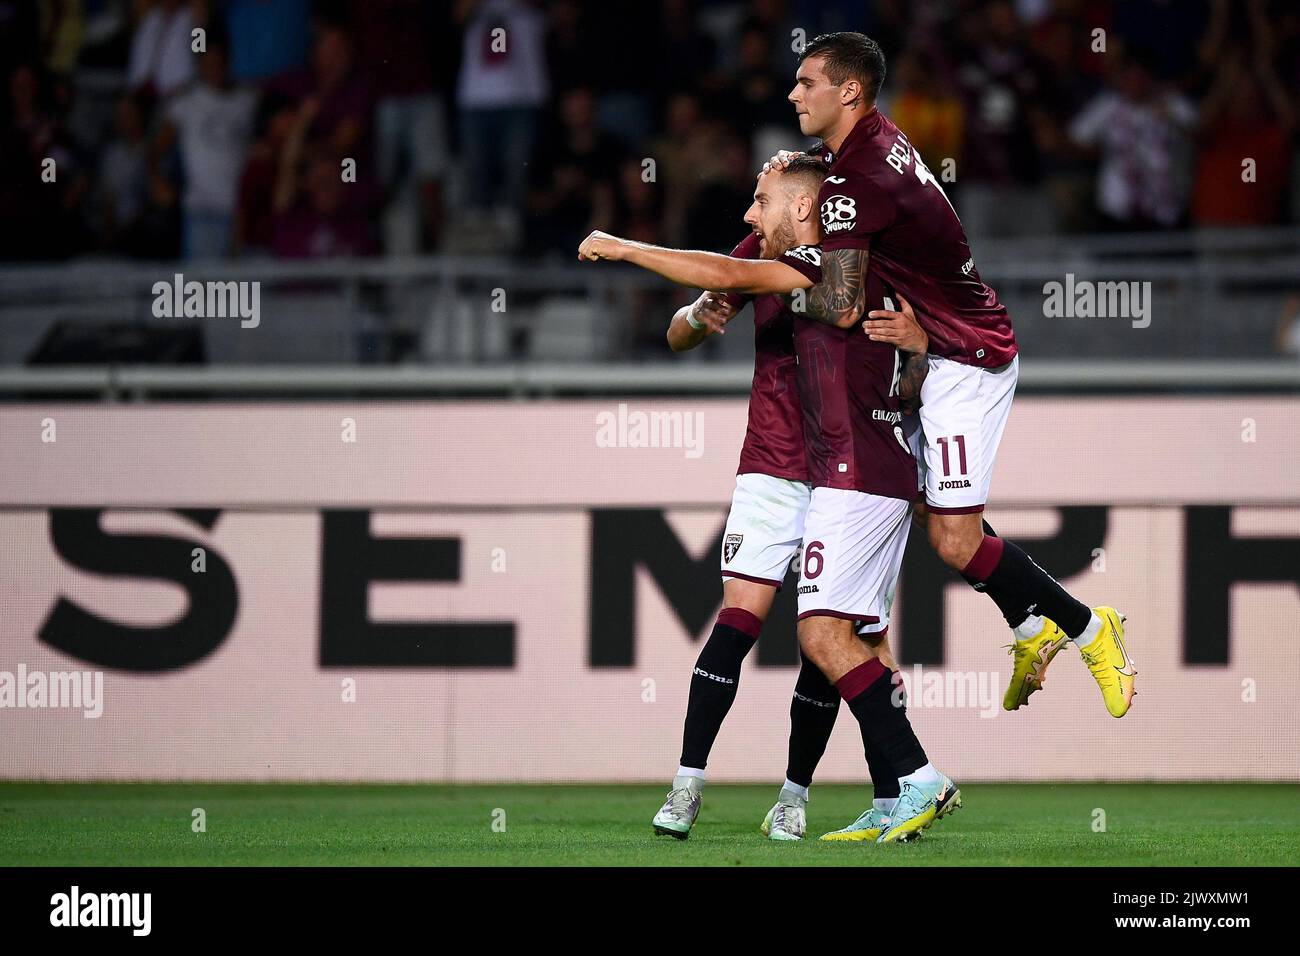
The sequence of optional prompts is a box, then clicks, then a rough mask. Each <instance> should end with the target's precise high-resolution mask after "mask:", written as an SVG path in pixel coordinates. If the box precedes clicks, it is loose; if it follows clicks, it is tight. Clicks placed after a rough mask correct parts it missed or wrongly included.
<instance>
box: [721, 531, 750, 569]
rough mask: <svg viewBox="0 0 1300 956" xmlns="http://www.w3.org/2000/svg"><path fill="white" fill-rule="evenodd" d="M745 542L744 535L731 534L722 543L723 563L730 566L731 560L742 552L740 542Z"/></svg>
mask: <svg viewBox="0 0 1300 956" xmlns="http://www.w3.org/2000/svg"><path fill="white" fill-rule="evenodd" d="M744 540H745V536H744V535H743V534H729V535H727V536H726V538H724V539H723V541H722V563H723V564H730V563H731V559H732V558H734V557H735V556H736V552H737V551H739V550H740V542H742V541H744Z"/></svg>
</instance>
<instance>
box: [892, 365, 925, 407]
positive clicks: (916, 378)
mask: <svg viewBox="0 0 1300 956" xmlns="http://www.w3.org/2000/svg"><path fill="white" fill-rule="evenodd" d="M928 374H930V360H929V359H928V358H927V357H926V356H925V354H924V353H922V354H920V355H918V354H916V353H914V352H904V353H903V357H902V368H901V369H900V370H899V373H898V407H899V408H901V409H902V410H903V414H905V415H911V414H912V413H913V412H915V411H916V410H917V409H918V408H920V407H921V386H922V385H923V384H925V377H926V376H927V375H928Z"/></svg>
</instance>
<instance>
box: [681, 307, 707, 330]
mask: <svg viewBox="0 0 1300 956" xmlns="http://www.w3.org/2000/svg"><path fill="white" fill-rule="evenodd" d="M686 324H687V325H689V326H690V327H691V328H693V329H695V330H696V331H699V330H700V329H703V328H704V327H705V326H704V323H703V322H696V321H695V306H691V307H690V308H689V309H687V310H686Z"/></svg>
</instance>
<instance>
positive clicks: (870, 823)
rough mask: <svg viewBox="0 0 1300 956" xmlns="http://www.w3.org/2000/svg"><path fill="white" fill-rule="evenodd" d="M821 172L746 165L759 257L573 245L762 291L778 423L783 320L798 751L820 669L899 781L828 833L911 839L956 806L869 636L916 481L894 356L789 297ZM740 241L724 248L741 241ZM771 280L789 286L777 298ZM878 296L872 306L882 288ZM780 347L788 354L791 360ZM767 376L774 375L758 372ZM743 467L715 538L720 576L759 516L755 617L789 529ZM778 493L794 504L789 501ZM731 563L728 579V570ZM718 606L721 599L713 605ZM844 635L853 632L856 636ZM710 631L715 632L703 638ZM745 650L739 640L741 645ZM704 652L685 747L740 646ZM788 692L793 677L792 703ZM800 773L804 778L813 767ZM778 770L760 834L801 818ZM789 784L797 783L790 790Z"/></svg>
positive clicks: (604, 238)
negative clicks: (750, 502) (799, 451)
mask: <svg viewBox="0 0 1300 956" xmlns="http://www.w3.org/2000/svg"><path fill="white" fill-rule="evenodd" d="M824 175H825V166H824V164H823V163H822V162H821V161H820V160H819V159H816V158H812V157H809V158H806V159H805V160H804V161H803V162H802V163H794V164H792V165H790V167H789V168H788V169H786V170H785V171H784V172H782V173H779V174H778V173H776V172H775V171H773V173H769V174H767V175H765V176H763V177H760V179H759V183H758V188H757V189H756V191H755V201H754V204H753V205H752V206H751V207H750V211H749V212H748V213H747V214H746V221H747V222H749V223H750V224H751V226H753V227H754V228H755V231H756V234H757V235H758V236H759V250H758V251H759V253H760V255H761V258H759V259H747V258H739V257H737V256H736V255H733V256H730V257H728V256H718V255H714V254H711V253H702V252H687V251H680V250H670V249H662V248H659V247H654V246H648V245H645V244H643V243H633V242H628V241H626V240H621V239H618V238H616V237H612V236H608V235H605V234H603V233H593V234H592V235H591V236H589V237H588V238H587V239H586V240H585V241H584V242H583V244H582V247H581V248H580V250H579V258H581V259H614V260H622V261H628V262H632V263H633V264H636V265H640V266H643V267H645V268H648V269H650V270H651V271H654V272H657V273H659V274H661V275H664V276H665V277H667V278H670V279H673V280H674V281H677V282H679V283H682V284H685V285H692V286H696V287H704V288H712V289H718V290H724V291H725V290H731V291H739V292H743V293H747V294H751V295H760V296H762V298H760V299H758V300H756V320H757V321H758V322H759V323H760V325H759V332H758V335H759V338H758V345H759V352H758V361H757V363H756V374H755V388H754V397H755V399H758V400H759V405H758V407H759V408H760V409H764V408H769V406H770V410H768V411H761V412H759V417H760V418H768V417H770V418H771V420H772V421H773V422H778V423H779V422H780V421H781V419H782V414H788V411H785V412H784V413H783V412H782V410H781V409H778V408H777V407H776V406H777V405H778V402H777V401H775V400H774V399H776V397H777V393H776V392H775V391H773V394H772V395H771V396H768V395H766V394H765V392H766V391H767V390H768V387H769V383H768V382H767V381H766V379H767V378H769V377H770V376H769V375H768V369H767V366H768V365H769V364H770V361H771V359H770V357H769V356H764V353H763V345H764V339H763V331H764V330H765V329H770V328H771V327H772V325H771V323H772V317H773V316H776V317H777V318H778V319H781V320H783V321H786V322H792V324H793V329H794V342H793V349H791V346H790V344H788V336H789V331H788V330H787V331H785V332H784V333H783V334H784V336H785V337H786V339H787V344H786V345H785V350H786V351H785V354H784V355H783V356H782V358H783V361H782V362H781V363H780V364H779V365H777V366H775V367H776V368H785V369H786V370H787V371H788V372H791V373H794V377H795V382H796V384H797V388H798V394H799V405H800V406H802V414H803V423H804V425H803V429H802V437H803V438H804V439H805V441H806V445H807V456H806V462H807V467H806V469H799V470H803V471H804V472H805V474H806V475H807V477H808V478H810V479H811V484H812V486H813V487H812V490H811V493H809V492H808V491H807V490H806V489H807V485H806V484H804V483H803V482H800V486H801V491H802V493H803V495H805V496H806V497H804V498H803V499H802V501H800V502H798V505H800V506H802V507H801V508H800V513H799V515H798V520H797V522H796V521H794V520H791V521H782V522H780V523H779V524H780V528H781V529H782V530H785V531H789V530H791V529H793V528H794V527H796V526H802V540H803V549H804V555H805V561H804V562H803V564H802V569H801V577H800V587H799V611H800V615H799V617H800V623H799V641H800V646H801V648H802V649H803V650H804V652H805V654H806V656H807V658H808V659H810V660H811V661H813V663H815V664H816V665H817V666H818V667H819V668H820V670H821V671H822V672H823V673H824V674H825V679H823V680H821V681H820V682H817V683H819V685H820V688H819V690H820V698H821V699H820V700H814V701H808V702H809V703H814V705H816V704H820V705H821V706H823V707H826V709H827V710H828V711H830V713H829V718H830V720H829V722H828V723H826V725H825V734H823V735H821V736H820V738H819V744H820V749H818V750H817V751H816V756H815V757H814V758H813V761H812V763H813V764H815V762H816V757H820V753H821V750H824V748H825V740H826V736H827V735H829V732H830V727H831V726H832V725H833V719H834V711H833V710H830V708H831V707H833V706H834V705H833V700H834V698H833V696H832V695H829V694H827V693H826V692H825V691H826V680H827V679H829V680H830V681H832V682H834V684H835V686H836V690H837V691H838V692H839V694H840V696H842V697H843V698H844V699H845V700H846V701H848V703H849V708H850V710H851V711H852V712H853V714H854V717H855V718H856V719H857V720H858V723H859V726H860V727H861V729H862V732H863V736H864V739H865V740H866V741H868V753H870V752H871V750H872V749H873V748H874V750H875V751H876V752H877V753H878V754H879V755H880V758H881V760H882V762H884V763H887V764H888V766H889V768H890V770H889V773H890V774H892V776H894V777H896V778H897V779H898V782H899V785H900V796H899V798H898V800H897V804H898V807H899V809H897V810H896V811H895V812H894V813H892V814H886V813H884V812H883V811H881V810H879V809H878V808H877V807H875V806H874V805H873V808H872V809H871V810H868V811H867V813H864V814H863V815H862V817H860V818H859V819H858V820H857V821H855V823H854V824H853V825H851V826H849V827H846V828H845V829H843V830H839V831H836V832H835V833H833V834H827V836H826V838H828V839H843V840H863V839H880V840H881V841H883V842H891V841H892V840H895V839H909V838H910V837H912V836H914V835H915V834H916V833H918V832H919V831H920V830H921V829H923V828H924V827H926V826H929V824H930V823H931V822H932V821H933V820H934V819H936V818H937V816H939V815H941V814H943V813H945V812H947V811H948V810H950V809H954V808H956V807H957V806H960V802H961V798H960V793H959V791H958V790H957V789H956V787H955V786H954V785H953V784H952V781H951V780H949V779H948V778H947V777H945V776H943V775H942V774H941V773H939V772H938V771H937V770H936V769H935V768H934V767H933V766H931V764H930V763H929V760H928V758H927V757H926V755H925V752H924V750H923V749H922V748H921V746H920V743H919V741H918V740H917V739H916V735H915V733H914V732H913V730H912V728H911V724H910V722H909V721H908V719H907V716H906V707H905V704H904V702H903V700H902V699H901V695H900V694H896V693H895V688H896V687H897V681H896V680H895V673H896V672H895V669H894V666H893V662H892V659H890V658H889V656H888V653H887V650H886V651H885V652H884V653H882V650H881V649H882V648H887V645H885V644H884V643H883V638H884V635H885V631H886V628H887V626H888V614H889V607H890V604H891V602H892V597H893V591H894V587H895V585H896V582H897V576H898V569H899V567H900V566H901V563H902V556H903V549H904V547H905V545H906V541H907V530H908V527H909V524H910V522H909V520H908V514H909V507H910V504H911V501H912V499H913V497H914V496H915V494H916V488H917V469H916V461H915V459H914V458H913V457H912V453H911V451H910V449H909V447H908V445H907V442H906V441H905V439H904V437H903V435H902V430H901V428H900V427H899V423H900V422H901V418H902V414H901V411H900V405H899V397H898V388H899V379H900V375H899V371H900V366H901V364H902V361H901V358H900V353H899V352H897V351H896V349H895V348H894V347H893V346H892V345H886V344H884V343H881V342H873V341H872V340H871V339H870V338H868V337H867V336H866V335H864V334H863V333H862V332H861V331H859V330H858V329H857V328H856V323H854V327H852V328H844V329H839V328H836V329H829V328H827V327H825V326H823V325H819V324H816V323H809V322H806V321H803V320H800V319H799V318H798V315H799V308H798V307H797V306H798V304H800V303H801V302H802V298H803V296H802V295H800V294H799V293H801V292H802V290H805V289H808V288H810V287H812V286H813V285H815V283H816V282H817V280H818V279H819V278H820V272H819V270H818V269H817V264H818V262H819V260H820V252H819V250H818V249H817V247H816V245H815V243H816V240H817V238H818V230H817V216H816V209H815V193H816V190H817V189H818V188H819V187H820V184H821V180H822V179H823V177H824ZM795 243H798V244H795ZM743 245H744V244H742V247H738V249H737V250H736V251H737V253H742V252H743V251H744V250H743ZM751 248H752V247H751ZM782 292H784V293H786V294H787V296H788V298H782V297H780V296H779V293H782ZM881 299H882V302H881V304H884V300H883V296H882V297H881ZM791 300H793V301H791ZM735 304H736V303H735V302H734V301H733V302H731V303H718V302H717V301H716V300H713V299H710V297H709V295H708V294H706V295H705V296H704V297H702V298H701V300H699V301H698V302H697V303H696V305H695V306H692V307H691V308H692V309H697V308H706V307H707V309H708V311H709V312H711V313H713V315H712V317H711V319H710V321H716V319H717V314H718V313H719V312H720V311H721V310H720V306H722V305H732V306H734V305H735ZM692 318H694V316H692V315H691V314H690V313H689V312H687V313H685V314H679V316H678V317H676V318H675V319H674V325H677V326H678V329H677V331H676V332H674V331H673V330H671V329H670V341H674V343H675V344H676V343H689V342H691V341H695V339H692V338H691V337H690V333H689V332H687V331H686V330H685V329H682V328H681V324H682V323H685V324H687V325H688V326H692V327H693V326H694V325H699V326H701V328H698V329H695V332H696V333H697V335H699V336H700V337H702V334H703V333H705V332H707V330H708V329H707V322H701V321H700V320H699V319H696V321H695V322H694V323H692V322H691V319H692ZM914 328H915V327H914ZM787 329H788V326H787ZM919 331H920V330H919V328H916V332H917V333H918V335H917V338H918V340H919V341H918V342H917V343H916V345H915V353H916V354H918V355H920V356H922V357H923V356H924V353H925V346H926V343H925V341H924V337H923V336H920V335H919ZM790 351H794V352H795V353H796V354H797V356H798V358H797V360H796V359H795V358H794V356H792V355H790V354H789V353H790ZM778 381H779V380H777V379H773V382H772V384H777V383H778ZM779 387H780V388H782V389H783V390H789V384H788V383H787V382H779ZM780 404H781V405H783V406H785V408H786V409H788V407H789V406H790V405H791V403H790V402H789V400H788V399H786V400H785V401H784V402H781V403H780ZM750 426H751V427H750V433H749V436H748V437H747V439H746V442H747V445H748V443H749V441H750V439H751V438H752V437H754V435H755V432H756V429H755V402H754V400H753V399H751V408H750ZM759 430H760V431H761V427H760V429H759ZM789 465H790V470H792V471H793V470H797V469H796V468H795V467H794V463H793V462H791V463H789ZM741 471H742V474H741V477H740V479H738V482H737V496H736V498H735V499H734V500H733V509H732V515H731V517H730V518H729V520H728V535H727V538H725V539H724V554H723V558H724V574H727V573H728V571H727V569H726V562H727V561H729V560H730V559H731V557H732V555H729V554H728V553H727V549H728V546H729V545H730V544H734V545H735V546H736V547H737V548H743V547H744V533H739V532H733V531H732V527H733V522H737V523H736V524H735V526H736V527H740V523H738V518H740V519H743V517H744V515H745V514H746V512H747V511H751V510H752V511H754V513H755V514H756V516H757V517H758V518H759V519H760V520H759V521H758V522H755V523H753V524H751V525H750V526H749V527H751V528H752V529H753V533H755V534H756V536H757V541H756V544H757V546H758V547H759V548H760V549H761V550H759V552H758V555H759V556H762V555H763V554H764V552H765V551H770V552H772V553H773V555H774V557H775V558H777V559H779V560H776V561H775V563H774V564H773V567H772V569H771V570H770V571H769V572H768V574H769V577H768V578H766V579H763V578H758V577H757V576H753V577H750V579H749V583H751V584H761V585H763V586H764V589H763V592H762V597H763V600H764V604H763V611H764V613H765V612H766V610H767V608H769V607H770V606H771V601H772V598H773V596H774V594H775V586H777V585H778V584H779V581H780V578H781V577H782V576H783V575H784V569H785V567H786V565H788V563H789V560H790V557H791V556H792V554H793V549H794V546H795V545H797V540H796V539H794V538H791V537H790V536H789V535H788V534H785V535H779V536H776V537H777V538H780V539H782V540H775V539H774V537H773V535H772V534H771V533H770V532H765V531H763V530H762V525H763V524H764V523H766V524H769V525H770V524H771V516H772V514H774V513H775V514H783V513H784V509H785V501H784V500H783V499H782V498H779V497H776V496H774V495H772V494H768V495H767V496H766V500H764V498H763V497H759V498H757V499H756V505H757V508H756V509H749V508H747V506H746V504H745V502H744V500H743V499H742V498H741V492H742V491H744V490H746V489H745V479H746V478H747V477H750V476H748V475H746V474H745V471H746V469H745V465H744V460H743V456H742V468H741ZM756 477H763V476H756ZM755 485H756V486H757V482H755ZM774 503H775V505H776V507H774ZM791 503H792V506H794V502H793V499H792V502H791ZM805 516H806V518H807V521H805V520H804V519H805ZM778 564H779V568H777V567H776V565H778ZM731 573H732V574H733V575H734V573H735V572H734V569H733V570H732V572H731ZM735 586H736V582H735V581H734V579H733V580H732V581H728V582H727V584H726V587H727V588H734V587H735ZM728 610H729V609H724V611H723V614H727V613H728ZM720 623H721V619H720ZM760 623H761V619H759V618H758V617H757V616H755V621H754V628H753V630H754V634H753V635H751V641H752V637H753V636H756V634H757V627H758V625H759V624H760ZM855 631H856V632H858V633H861V634H862V636H863V638H865V640H860V639H859V638H858V636H857V633H855ZM718 633H719V632H718V630H715V632H714V636H715V637H716V636H717V635H718ZM712 643H713V638H711V639H710V644H712ZM743 648H744V649H747V648H748V642H746V643H745V644H744V645H743ZM709 649H710V648H709V646H708V645H706V648H705V651H704V652H703V653H702V654H701V663H698V664H697V666H696V671H695V673H696V680H695V681H693V683H692V689H691V707H690V709H688V718H687V735H686V736H687V748H686V749H689V748H690V736H691V713H690V711H691V710H693V709H695V703H696V700H697V683H698V684H699V687H698V698H699V699H700V700H701V702H702V701H703V700H704V699H705V696H706V692H707V691H708V690H709V689H710V687H711V686H712V685H717V684H724V685H725V686H728V687H729V696H728V697H727V699H726V702H725V703H726V706H730V702H731V700H732V699H734V694H735V689H734V683H735V676H732V675H733V674H734V675H738V673H739V666H740V659H741V657H743V651H742V652H741V653H740V654H739V655H737V654H733V655H732V656H731V658H730V659H728V660H725V661H724V660H723V659H722V657H721V656H720V655H715V657H717V658H718V659H717V660H716V661H714V662H712V663H711V664H710V665H708V666H706V664H705V663H704V658H705V656H706V655H708V653H709ZM882 658H884V659H883V660H882ZM724 663H727V664H730V665H732V666H731V667H730V668H729V669H728V670H726V671H722V670H721V667H720V665H722V664H724ZM708 696H713V697H721V693H720V692H719V691H716V690H714V691H713V692H712V694H709V695H708ZM800 696H801V695H800V692H799V690H798V688H797V689H796V705H797V704H798V703H799V702H800ZM827 698H829V699H830V700H829V701H827ZM797 709H798V708H797V706H796V707H793V708H792V713H791V716H792V722H793V721H794V719H795V718H796V711H797ZM722 714H725V707H724V708H723V709H722ZM720 723H721V714H719V715H718V716H717V718H716V720H715V721H714V722H713V723H712V725H711V729H712V734H714V735H715V734H716V732H717V730H716V728H717V726H718V725H720ZM815 736H816V735H813V734H801V733H800V732H799V728H798V727H797V725H796V726H792V734H791V755H792V764H793V763H794V759H793V758H794V756H795V751H796V745H797V743H798V742H799V740H800V739H801V738H805V737H807V738H811V737H815ZM711 742H712V735H711V736H710V737H709V743H711ZM690 770H691V767H690V766H689V765H688V764H687V761H686V758H685V753H684V757H683V766H682V767H681V768H679V779H678V780H676V781H674V790H673V792H672V793H670V794H669V799H668V802H667V803H665V805H664V808H663V809H662V810H661V811H660V815H659V816H657V817H656V828H657V829H659V830H660V832H670V833H672V832H674V831H675V827H674V826H672V824H673V823H674V822H675V820H674V818H675V817H680V818H681V820H682V821H683V822H681V823H680V824H678V825H679V826H682V827H684V832H689V826H690V822H693V820H694V816H695V813H696V812H698V808H699V794H698V790H697V789H693V788H692V783H691V781H692V775H691V774H690ZM807 773H808V778H809V779H810V777H811V767H809V768H808V771H807ZM788 776H789V777H791V779H787V782H786V786H785V787H784V788H783V789H782V794H781V797H780V799H779V800H778V804H777V806H776V807H774V808H773V814H769V820H768V821H766V823H765V825H766V826H767V827H769V828H770V829H771V830H772V832H773V833H774V834H775V833H777V832H784V830H785V821H784V820H783V819H778V818H780V817H784V816H786V815H788V814H787V811H786V808H787V807H789V808H790V812H791V813H792V812H793V811H795V810H797V811H798V813H799V817H800V820H799V823H800V824H802V799H806V784H805V785H804V787H799V786H798V782H797V781H796V780H794V779H793V777H794V774H792V773H788ZM873 776H874V774H873ZM878 782H879V781H878ZM798 789H802V790H803V793H802V795H801V794H799V793H798V792H797V790H798ZM792 791H793V792H792ZM674 794H680V797H679V799H678V800H677V801H676V802H677V803H680V804H681V806H680V807H676V806H675V805H674ZM879 795H880V793H879V791H878V796H879ZM799 830H802V826H800V827H799Z"/></svg>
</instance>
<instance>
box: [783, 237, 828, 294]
mask: <svg viewBox="0 0 1300 956" xmlns="http://www.w3.org/2000/svg"><path fill="white" fill-rule="evenodd" d="M777 262H781V263H784V264H785V265H787V266H789V267H790V268H791V269H794V270H795V271H796V272H798V273H799V274H800V275H801V276H803V277H804V278H805V279H807V280H808V281H809V282H811V283H812V284H813V285H816V284H817V283H818V282H821V281H822V251H821V249H820V248H819V247H818V246H795V247H794V248H793V249H787V250H786V251H785V252H783V253H781V257H780V258H779V259H777Z"/></svg>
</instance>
